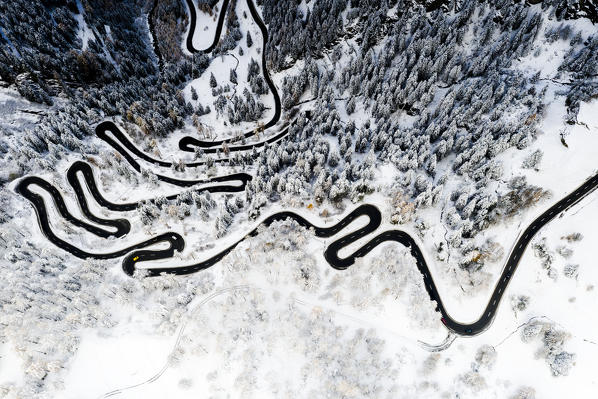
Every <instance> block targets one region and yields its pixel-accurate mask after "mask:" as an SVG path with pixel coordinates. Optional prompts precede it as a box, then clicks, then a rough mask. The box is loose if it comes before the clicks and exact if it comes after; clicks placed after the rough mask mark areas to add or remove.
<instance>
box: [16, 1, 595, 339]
mask: <svg viewBox="0 0 598 399" xmlns="http://www.w3.org/2000/svg"><path fill="white" fill-rule="evenodd" d="M191 1H192V0H187V3H188V5H189V9H190V13H191V17H192V18H191V28H192V29H190V32H193V31H194V27H195V24H196V15H195V8H194V6H193V4H192V3H191ZM247 4H248V5H249V9H250V12H251V14H252V16H253V18H254V19H255V20H256V22H257V23H258V25H259V26H260V29H261V30H262V34H263V38H264V42H263V44H264V48H265V46H266V42H267V40H268V35H267V30H266V27H265V26H264V24H263V22H262V21H261V18H260V17H259V14H258V13H257V10H256V9H255V6H254V4H253V2H252V1H251V0H247ZM227 7H228V0H224V6H223V8H222V11H221V14H220V17H219V20H218V29H217V35H216V37H215V39H214V43H213V44H212V46H211V47H210V48H209V49H208V50H209V51H211V50H212V49H213V48H215V46H216V45H217V43H218V41H219V36H220V33H221V30H222V24H223V21H224V15H225V12H226V9H227ZM189 36H191V33H190V35H189ZM189 36H188V38H187V46H188V47H189V46H191V47H190V51H192V50H193V51H192V52H195V51H196V50H195V49H192V40H191V39H190V38H189ZM208 50H205V51H208ZM262 67H263V70H264V76H265V77H266V81H267V82H268V85H269V86H270V89H271V91H272V93H273V94H274V97H275V103H276V112H275V115H274V118H273V119H272V120H271V121H270V122H269V123H268V124H267V125H266V127H270V126H273V125H274V124H276V123H277V121H278V120H279V118H280V99H279V97H278V93H277V92H276V88H275V87H274V85H273V83H272V81H271V80H270V77H269V75H268V73H267V70H266V68H265V56H264V52H262ZM287 132H288V127H287V128H285V129H284V130H283V131H282V132H280V133H279V134H278V135H276V136H274V137H273V138H271V139H273V140H274V141H275V140H278V139H280V138H281V137H283V136H284V135H285V134H286V133H287ZM253 134H254V132H249V133H246V134H245V136H244V137H249V136H251V135H253ZM96 135H97V136H98V137H99V138H101V139H102V140H104V141H105V142H107V143H108V144H110V145H111V146H112V147H113V148H114V149H115V150H116V151H118V152H119V153H120V154H121V155H122V156H123V157H124V158H125V159H126V160H127V162H128V163H129V164H130V165H131V166H132V167H133V168H134V169H135V170H136V171H137V172H141V167H140V165H139V163H138V162H137V160H136V159H135V157H134V156H133V155H135V156H136V157H137V158H140V159H143V160H145V161H147V162H150V163H153V164H156V165H159V166H163V167H169V166H172V163H170V162H167V161H162V160H158V159H155V158H152V157H150V156H149V155H147V154H145V153H143V152H142V151H140V150H139V149H137V148H136V147H135V146H134V145H133V144H132V143H131V142H130V141H129V140H128V139H127V137H126V136H125V135H124V134H123V133H122V132H121V131H120V129H118V127H117V126H116V125H115V124H114V123H112V122H103V123H101V124H99V125H98V126H97V128H96ZM277 136H278V137H277ZM269 140H270V139H269ZM225 142H227V143H228V142H230V140H229V141H227V140H221V141H213V142H202V141H199V140H196V139H191V138H189V139H185V138H184V139H182V140H181V142H180V143H179V145H180V147H181V149H183V150H185V151H190V150H191V148H192V146H199V147H202V148H203V147H205V148H206V149H207V150H210V151H206V152H216V150H215V149H214V148H212V147H216V146H218V145H222V144H224V143H225ZM267 142H268V141H266V142H264V143H262V144H261V145H265V143H267ZM256 145H260V144H252V145H249V147H247V146H243V145H241V146H234V147H231V148H232V149H234V150H236V151H241V150H246V149H250V148H253V147H255V146H256ZM232 149H231V150H232ZM131 154H133V155H131ZM222 160H226V159H220V160H216V161H222ZM204 163H205V161H199V162H194V163H189V164H187V166H199V165H202V164H204ZM80 177H83V179H84V181H85V184H86V186H87V188H88V190H89V192H90V193H91V195H92V196H93V197H94V199H95V201H96V202H97V203H98V204H99V205H101V206H103V207H105V208H108V209H110V210H113V211H117V212H126V211H132V210H134V209H136V208H138V207H139V206H140V205H141V202H137V203H125V204H116V203H112V202H110V201H108V200H107V199H105V198H104V197H103V196H102V194H101V192H100V190H99V189H98V187H97V185H96V180H95V178H94V174H93V170H92V168H91V166H90V165H89V164H87V163H85V162H81V161H78V162H75V163H73V164H72V165H71V167H70V168H69V170H68V172H67V181H68V183H69V184H70V186H71V187H72V188H73V190H74V192H75V195H76V198H77V202H78V204H79V207H80V209H81V212H82V213H83V215H84V216H85V217H86V218H88V219H89V220H90V221H91V222H93V223H94V224H91V223H88V222H86V221H84V220H81V219H79V218H77V217H76V216H74V215H72V214H71V213H70V212H69V210H68V208H67V206H66V203H65V201H64V199H63V198H62V195H61V193H60V191H59V190H58V189H57V188H56V187H54V186H53V185H52V184H50V183H49V182H47V181H46V180H44V179H42V178H40V177H37V176H27V177H25V178H23V179H21V180H20V181H19V182H18V183H17V185H16V187H15V190H16V192H17V193H19V194H21V195H22V196H24V197H25V198H27V199H28V200H29V201H30V202H31V204H32V205H33V208H34V210H35V212H36V214H37V219H38V223H39V226H40V228H41V231H42V233H43V234H44V235H45V237H46V238H47V239H48V240H49V241H51V242H52V243H53V244H54V245H56V246H58V247H59V248H62V249H63V250H65V251H67V252H69V253H71V254H73V255H74V256H76V257H79V258H83V259H85V258H95V259H113V258H118V257H124V258H123V261H122V268H123V270H124V272H125V273H127V274H128V275H132V274H133V273H134V272H135V271H136V270H137V265H138V264H139V263H143V262H148V261H155V260H161V259H169V258H172V257H173V256H174V254H175V251H176V252H180V251H183V249H184V248H185V241H184V239H183V237H182V236H181V235H179V234H178V233H175V232H166V233H163V234H160V235H158V236H156V237H153V238H150V239H148V240H145V241H142V242H139V243H136V244H133V245H131V246H128V247H126V248H121V249H118V250H115V251H113V252H108V253H95V252H88V251H86V250H84V249H81V248H79V247H77V246H75V245H73V244H71V243H68V242H67V241H65V240H63V239H62V238H60V237H59V236H58V235H56V234H55V233H54V231H53V230H52V226H51V225H50V222H49V220H48V211H47V208H46V204H45V202H44V197H42V196H41V195H39V194H37V193H36V192H34V191H32V190H31V186H37V187H38V189H42V190H44V191H46V192H47V193H48V194H49V195H50V197H51V198H52V201H53V202H54V205H55V207H56V209H57V210H58V213H59V214H60V216H61V217H63V218H65V219H66V220H67V221H68V222H70V223H71V224H73V225H75V226H77V227H80V228H83V229H85V230H87V231H88V232H90V233H92V234H95V235H96V236H98V237H102V238H108V237H123V236H124V235H126V234H127V233H128V232H129V231H130V226H131V225H130V222H129V221H128V220H127V219H123V218H119V219H103V218H100V217H99V216H97V215H94V214H93V213H92V212H91V210H90V208H89V206H88V203H87V199H86V196H85V192H84V190H83V186H82V185H81V182H80V180H79V179H80ZM157 177H158V179H159V180H161V181H164V182H166V183H169V184H174V185H177V186H180V187H193V190H195V191H208V192H239V191H243V190H244V189H245V186H246V184H247V182H248V181H250V180H251V176H250V175H248V174H246V173H237V174H232V175H228V176H221V177H217V178H213V179H205V180H179V179H175V178H172V177H168V176H163V175H157ZM231 182H238V183H239V184H230V183H231ZM198 185H203V186H200V187H196V186H198ZM597 186H598V174H597V175H594V176H592V177H591V178H589V179H588V180H586V181H585V182H584V183H583V184H582V185H581V186H580V187H578V188H577V189H576V190H575V191H573V192H571V193H570V194H569V195H567V196H566V197H565V198H563V199H561V200H560V201H558V202H557V203H556V204H554V205H553V206H551V207H550V208H549V209H548V210H546V211H545V212H544V213H542V214H541V215H540V216H539V217H538V218H536V219H535V220H534V221H533V222H532V223H531V224H530V225H529V227H527V228H526V229H525V230H524V232H523V233H522V234H521V236H520V237H519V239H518V240H517V242H516V243H515V245H514V246H513V249H512V251H511V253H510V254H509V257H508V258H507V261H506V263H505V266H504V268H503V271H502V273H501V275H500V278H499V280H498V282H497V284H496V286H495V288H494V291H493V293H492V295H491V297H490V300H489V302H488V304H487V306H486V308H485V310H484V312H483V313H482V315H481V317H480V318H479V319H478V320H477V321H475V322H473V323H459V322H458V321H455V320H454V319H453V318H451V317H450V315H449V314H448V313H447V311H446V309H445V307H444V305H443V303H442V300H441V298H440V296H439V293H438V290H437V288H436V285H435V283H434V280H433V278H432V275H431V273H430V270H429V267H428V265H427V264H426V261H425V258H424V256H423V254H422V252H421V249H420V248H419V247H418V245H417V243H416V242H415V240H414V239H413V238H412V237H411V236H410V235H409V234H408V233H406V232H404V231H401V230H388V231H384V232H382V233H380V234H378V235H377V236H375V237H374V238H372V239H371V240H370V241H369V242H367V243H366V244H364V245H363V246H362V247H360V248H359V249H357V250H356V251H354V252H353V253H352V254H351V255H349V256H347V257H345V258H341V257H339V256H338V253H339V251H340V250H341V249H343V248H345V247H347V246H348V245H350V244H351V243H353V242H355V241H357V240H359V239H360V238H363V237H365V236H367V235H368V234H370V233H373V232H374V231H376V230H377V229H378V227H379V226H380V224H381V222H382V216H381V213H380V211H379V210H378V209H377V208H376V207H375V206H373V205H370V204H364V205H361V206H359V207H357V208H355V209H354V210H353V211H351V212H350V213H349V214H347V215H346V216H345V217H344V218H343V219H342V220H341V221H339V222H338V223H337V224H335V225H333V226H327V227H321V226H317V225H314V224H312V223H311V222H309V221H308V220H306V219H305V218H303V217H302V216H300V215H298V214H296V213H293V212H278V213H275V214H273V215H270V216H268V217H266V218H265V219H263V220H262V221H261V222H260V223H259V224H258V225H257V226H256V227H255V228H254V229H253V230H251V231H250V232H249V233H247V234H246V235H245V236H244V237H243V238H241V239H240V240H239V241H237V242H235V243H234V244H232V245H230V246H229V247H228V248H225V249H224V250H222V251H221V252H220V253H218V254H216V255H214V256H212V257H211V258H209V259H206V260H204V261H201V262H197V263H194V264H189V265H179V266H170V267H151V266H150V267H142V268H141V270H144V271H145V272H146V273H147V275H148V276H157V275H160V274H163V273H167V274H176V275H185V274H190V273H195V272H198V271H201V270H204V269H206V268H209V267H211V266H213V265H214V264H216V263H217V262H219V261H220V260H221V259H222V258H223V257H225V256H226V255H227V254H228V253H230V251H232V250H233V249H234V248H235V247H236V246H237V245H238V244H239V243H240V242H242V241H243V240H245V239H246V238H247V237H251V236H255V235H257V234H258V228H259V227H260V226H269V225H271V224H272V223H274V222H276V221H282V220H286V219H292V220H294V221H296V222H297V223H298V224H299V225H301V226H303V227H306V228H311V229H313V231H314V234H315V235H316V236H317V237H333V236H335V235H337V234H338V233H340V232H341V231H342V230H343V229H345V228H346V227H347V226H348V225H349V224H350V223H351V222H352V221H353V220H355V219H356V218H358V217H360V216H367V217H368V219H369V222H368V223H367V225H365V226H363V227H361V228H359V229H357V230H356V231H353V232H351V233H349V234H346V235H344V236H342V237H340V238H337V239H336V240H335V241H334V242H332V243H331V244H330V245H328V247H327V248H326V250H325V252H324V257H325V259H326V261H327V262H328V263H329V264H330V266H332V267H333V268H335V269H337V270H344V269H346V268H348V267H349V266H351V265H352V264H353V263H354V262H355V259H356V258H359V257H363V256H365V255H367V254H368V253H369V252H370V251H371V250H372V249H374V248H375V247H376V246H378V245H380V244H381V243H383V242H386V241H396V242H398V243H400V244H402V245H404V246H406V247H408V248H409V250H410V253H411V255H413V257H414V258H415V260H416V262H417V267H418V269H419V271H420V273H421V274H422V277H423V280H424V284H425V287H426V290H427V292H428V294H429V296H430V298H431V299H432V300H434V301H436V303H437V310H438V311H439V312H440V314H441V315H442V321H443V323H444V324H445V325H446V327H447V328H448V329H449V330H451V331H453V332H455V333H456V334H460V335H465V336H468V335H475V334H478V333H480V332H482V331H484V330H485V329H486V328H488V326H489V325H490V324H491V323H492V320H493V318H494V316H495V315H496V311H497V308H498V305H499V303H500V300H501V298H502V296H503V295H504V293H505V290H506V287H507V285H508V283H509V281H510V280H511V278H512V277H513V274H514V272H515V270H516V269H517V266H518V264H519V262H520V260H521V257H522V255H523V253H524V251H525V248H526V247H527V245H528V244H529V242H530V241H531V239H532V237H533V236H534V235H535V234H536V233H537V232H538V231H539V230H540V229H541V228H542V227H543V226H544V225H546V224H547V223H548V222H550V221H551V220H552V219H554V218H555V217H556V215H558V214H559V213H560V212H562V211H564V210H566V209H568V208H569V207H571V206H573V205H574V204H576V203H577V202H579V201H580V200H581V199H582V198H584V197H585V196H586V195H587V194H589V193H590V192H592V191H593V190H594V189H595V188H596V187H597ZM175 198H176V195H172V196H170V197H168V198H167V199H169V200H172V199H175ZM100 226H101V227H100ZM104 227H108V228H110V230H107V229H105V228H104ZM161 243H168V248H166V249H161V250H152V249H147V248H148V247H152V246H155V245H156V244H161Z"/></svg>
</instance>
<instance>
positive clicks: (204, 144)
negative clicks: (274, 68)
mask: <svg viewBox="0 0 598 399" xmlns="http://www.w3.org/2000/svg"><path fill="white" fill-rule="evenodd" d="M187 6H188V7H189V14H190V15H191V26H190V28H189V34H188V35H187V50H189V52H190V53H192V54H195V53H200V52H201V53H208V52H211V51H213V50H214V49H215V48H216V46H217V45H218V42H219V41H220V36H221V34H222V26H223V24H224V17H225V15H226V12H227V9H228V6H229V0H224V2H223V4H222V9H221V10H220V16H219V17H218V25H217V26H216V34H215V36H214V42H213V43H212V45H211V46H210V47H208V48H207V49H205V50H198V49H196V48H195V47H194V46H193V32H195V27H196V24H197V14H196V12H195V6H194V4H193V0H187ZM247 6H248V7H249V12H250V13H251V17H252V18H253V19H254V20H255V22H256V24H257V25H258V27H259V28H260V31H261V32H262V38H263V40H262V74H263V75H264V80H265V81H266V84H267V85H268V88H269V89H270V92H271V93H272V96H273V97H274V115H272V119H270V121H268V122H267V123H266V124H265V125H264V126H262V127H260V129H259V130H265V129H268V128H270V127H272V126H274V125H276V124H277V123H278V121H279V120H280V115H281V103H280V95H279V94H278V90H276V86H275V85H274V82H272V79H271V78H270V73H269V72H268V68H266V44H267V43H268V29H267V28H266V25H265V24H264V21H262V18H261V17H260V14H259V13H258V11H257V9H256V8H255V4H254V3H253V1H252V0H247ZM257 132H258V129H254V130H251V131H249V132H246V133H244V134H242V135H240V136H238V137H234V138H230V139H225V140H214V141H204V140H198V139H196V138H194V137H191V136H186V137H183V138H182V139H181V140H180V141H179V148H180V149H181V150H182V151H188V152H194V151H195V147H200V148H205V149H208V148H210V147H220V146H222V144H224V143H227V144H228V143H231V142H234V141H238V140H241V139H243V138H248V137H252V136H255V135H256V134H257ZM280 134H281V133H279V134H277V136H278V135H280ZM281 137H282V136H281ZM279 138H280V137H279ZM205 151H206V150H204V152H205Z"/></svg>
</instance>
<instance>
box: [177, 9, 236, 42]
mask: <svg viewBox="0 0 598 399" xmlns="http://www.w3.org/2000/svg"><path fill="white" fill-rule="evenodd" d="M223 3H224V0H219V1H218V2H217V3H216V5H215V6H214V7H213V8H212V15H210V14H208V13H205V12H203V11H201V10H200V9H199V8H198V7H197V4H196V2H193V6H194V7H195V14H196V15H197V22H196V25H195V32H193V47H195V48H196V49H197V50H199V51H201V50H203V49H206V48H208V47H210V46H211V45H212V42H213V41H214V35H215V34H216V26H217V25H218V16H219V15H220V12H221V10H222V4H223ZM189 19H191V17H189ZM225 24H226V22H225ZM225 31H226V27H223V33H224V32H225ZM185 37H187V34H185ZM183 48H184V50H185V51H187V52H188V50H187V46H186V42H185V41H183Z"/></svg>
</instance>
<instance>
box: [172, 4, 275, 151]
mask: <svg viewBox="0 0 598 399" xmlns="http://www.w3.org/2000/svg"><path fill="white" fill-rule="evenodd" d="M236 11H237V15H239V23H240V29H241V32H242V33H243V38H242V39H241V40H240V41H239V44H238V46H237V47H236V48H235V49H234V50H232V51H231V52H230V53H227V54H225V55H223V56H221V57H219V58H216V59H214V60H212V62H211V64H210V66H209V67H208V69H206V70H205V71H204V72H203V73H202V74H201V76H199V77H198V78H196V79H194V80H192V81H191V82H189V84H188V85H187V86H186V87H185V89H184V90H183V94H184V96H185V100H186V101H188V102H190V103H191V104H193V105H194V106H197V104H201V105H202V106H203V107H206V106H210V109H211V110H212V112H210V113H209V114H207V115H203V116H201V117H200V118H199V121H200V122H201V123H202V124H204V125H207V126H210V127H212V128H213V129H214V131H215V133H216V137H214V138H215V139H223V138H227V137H231V136H234V135H235V133H239V132H241V133H245V132H247V131H251V130H253V129H254V128H255V127H256V125H257V124H256V123H255V122H242V123H240V124H238V125H236V126H235V127H234V128H231V127H230V126H228V122H226V120H227V118H226V107H225V115H224V116H222V115H218V114H217V112H216V109H215V107H214V104H213V102H214V101H215V100H216V97H213V96H212V95H211V93H212V88H211V87H210V75H211V74H213V75H214V76H215V78H216V81H217V82H218V87H222V86H224V85H229V86H230V87H231V91H230V92H228V93H224V94H225V95H226V96H231V95H233V94H237V95H242V93H243V90H244V89H245V88H247V89H248V90H250V87H249V83H248V82H247V72H248V66H249V61H250V60H251V59H252V58H253V59H254V60H255V61H257V62H258V64H259V65H260V74H261V71H262V65H261V60H262V57H261V51H262V34H261V31H260V30H259V27H258V25H257V24H256V23H255V22H254V21H253V19H252V18H251V13H250V11H249V7H248V6H247V3H246V2H244V1H240V2H237V5H236ZM200 14H202V15H203V16H204V20H202V21H203V22H202V23H206V22H205V18H207V17H208V16H207V15H206V14H203V13H200ZM244 15H246V17H244ZM198 21H199V18H198ZM210 23H211V25H212V26H213V27H214V29H215V25H216V22H213V21H212V22H210ZM200 26H203V25H201V24H199V22H198V25H197V29H199V27H200ZM208 26H210V25H208ZM196 32H197V30H196ZM225 32H226V30H225V29H224V28H223V31H222V35H224V34H225ZM247 32H250V34H251V37H252V39H253V45H252V46H251V48H247V46H246V35H247ZM197 36H198V35H197V34H196V35H194V39H193V40H194V43H195V40H196V37H197ZM209 36H210V35H208V34H206V37H209ZM211 40H213V37H212V38H211V39H210V40H209V41H208V42H209V44H211ZM202 47H203V46H199V47H197V46H196V48H199V49H201V48H202ZM205 47H207V46H205ZM240 47H241V48H243V52H244V54H243V55H242V56H241V55H239V48H240ZM231 69H234V70H235V71H236V72H237V80H238V84H237V85H235V84H233V83H231V82H230V80H229V77H230V70H231ZM192 87H193V88H194V89H195V90H196V92H197V93H198V95H199V96H198V99H197V100H193V99H192V98H191V88H192ZM250 91H251V90H250ZM256 100H259V101H261V102H262V103H263V104H264V105H265V106H266V110H265V111H264V114H263V115H262V119H261V120H262V121H268V120H270V119H271V117H272V116H271V115H272V114H273V113H274V98H273V97H272V93H270V92H268V94H265V95H261V96H258V98H256ZM194 136H197V133H196V134H194ZM173 138H174V139H175V140H178V139H179V138H180V137H178V136H173ZM201 139H204V138H203V137H202V138H201Z"/></svg>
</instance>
